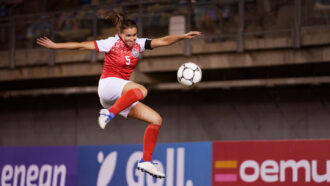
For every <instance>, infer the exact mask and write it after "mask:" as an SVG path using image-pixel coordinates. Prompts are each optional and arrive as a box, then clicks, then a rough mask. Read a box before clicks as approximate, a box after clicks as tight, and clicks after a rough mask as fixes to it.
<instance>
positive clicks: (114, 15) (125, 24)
mask: <svg viewBox="0 0 330 186" xmlns="http://www.w3.org/2000/svg"><path fill="white" fill-rule="evenodd" d="M104 18H105V19H106V20H110V21H111V22H112V23H113V24H114V25H115V26H116V27H117V28H118V29H119V31H120V32H121V33H122V32H123V31H124V30H125V29H126V28H134V27H135V28H137V24H136V23H135V21H133V20H131V19H128V18H127V17H126V15H125V14H123V13H121V12H119V11H118V10H110V11H109V12H108V13H107V14H106V15H105V17H104Z"/></svg>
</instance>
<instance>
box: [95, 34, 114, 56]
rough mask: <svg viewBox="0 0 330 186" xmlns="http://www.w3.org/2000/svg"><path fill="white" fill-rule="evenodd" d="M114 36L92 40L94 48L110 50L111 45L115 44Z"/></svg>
mask: <svg viewBox="0 0 330 186" xmlns="http://www.w3.org/2000/svg"><path fill="white" fill-rule="evenodd" d="M116 40H117V39H116V38H115V37H109V38H107V39H102V40H95V41H94V45H95V48H96V51H97V52H106V53H108V52H110V50H111V48H112V46H113V45H114V44H115V42H116Z"/></svg>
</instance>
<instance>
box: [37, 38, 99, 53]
mask: <svg viewBox="0 0 330 186" xmlns="http://www.w3.org/2000/svg"><path fill="white" fill-rule="evenodd" d="M37 44H39V45H41V46H44V47H46V48H51V49H80V50H95V45H94V42H93V41H85V42H66V43H54V42H53V41H52V40H50V39H49V38H47V37H40V38H38V39H37Z"/></svg>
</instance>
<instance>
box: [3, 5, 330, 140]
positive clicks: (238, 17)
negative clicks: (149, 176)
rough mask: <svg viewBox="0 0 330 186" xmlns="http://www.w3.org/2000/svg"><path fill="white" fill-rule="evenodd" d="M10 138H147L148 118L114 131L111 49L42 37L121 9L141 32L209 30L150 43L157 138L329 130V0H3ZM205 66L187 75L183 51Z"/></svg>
mask: <svg viewBox="0 0 330 186" xmlns="http://www.w3.org/2000/svg"><path fill="white" fill-rule="evenodd" d="M0 5H1V12H0V43H1V45H0V145H1V146H36V145H37V146H38V145H91V144H127V143H129V144H131V143H134V144H135V143H141V142H142V139H143V132H144V130H145V126H146V125H145V124H144V123H143V122H140V121H136V120H132V119H124V118H121V117H117V118H115V119H114V121H112V122H111V125H110V126H108V127H107V128H106V129H105V130H104V131H101V130H100V129H99V127H98V125H97V117H98V112H99V109H101V105H100V103H99V99H98V96H97V84H98V80H99V77H100V74H101V70H102V66H103V58H104V54H103V53H96V52H95V51H92V52H91V51H82V50H56V51H55V50H50V49H45V48H41V47H40V46H38V45H37V44H36V38H38V37H40V36H47V37H49V38H51V39H52V40H54V41H55V42H68V41H93V40H96V39H103V38H107V37H110V36H114V34H116V32H117V31H116V28H115V27H114V25H112V23H111V22H109V21H106V20H104V19H103V15H104V14H105V12H106V11H107V10H111V9H118V10H121V11H123V12H125V13H126V14H127V15H128V16H129V17H130V18H131V19H134V20H135V21H136V22H137V24H138V26H139V28H138V32H139V36H140V37H147V38H157V37H162V36H166V35H173V34H181V33H185V32H187V31H190V30H199V31H202V32H203V35H202V36H201V37H198V38H197V39H194V40H190V41H188V40H185V41H181V42H179V43H176V44H174V45H172V46H169V47H166V48H160V49H154V50H148V51H146V52H144V54H143V56H142V58H141V59H140V61H139V64H138V66H137V67H136V70H135V72H134V73H133V75H132V78H131V80H133V81H136V82H138V83H140V84H143V85H145V86H146V87H147V88H148V90H149V95H148V97H147V98H146V99H145V100H143V102H144V103H146V104H147V105H149V106H151V107H152V108H154V109H155V110H156V111H158V112H159V113H160V114H161V115H162V117H163V127H162V130H161V133H160V135H159V138H158V139H159V140H158V141H159V142H191V141H212V140H259V139H263V140H264V139H265V140H269V139H318V138H330V133H329V131H330V86H329V84H330V45H329V43H330V1H329V0H180V1H174V0H157V1H156V0H137V1H136V0H135V1H132V0H125V1H124V0H61V1H58V0H0ZM189 61H191V62H194V63H196V64H198V65H199V66H200V67H201V68H202V70H203V77H202V82H201V83H200V84H199V85H197V86H196V87H194V88H191V89H188V88H184V87H183V86H181V85H180V84H179V83H178V82H177V80H176V71H177V69H178V68H179V66H180V65H181V64H183V63H185V62H189Z"/></svg>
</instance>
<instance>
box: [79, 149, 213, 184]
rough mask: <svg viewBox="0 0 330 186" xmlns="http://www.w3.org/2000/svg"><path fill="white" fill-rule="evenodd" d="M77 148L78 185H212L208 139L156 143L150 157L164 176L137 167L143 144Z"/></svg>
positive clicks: (210, 150) (210, 151) (210, 152)
mask: <svg viewBox="0 0 330 186" xmlns="http://www.w3.org/2000/svg"><path fill="white" fill-rule="evenodd" d="M78 151H79V157H78V165H79V166H78V185H79V186H91V185H96V186H110V185H111V186H122V185H128V186H145V185H149V186H193V185H195V186H196V185H203V186H211V161H212V143H211V142H195V143H173V144H157V145H156V148H155V152H154V154H153V160H154V161H155V162H156V163H157V165H156V166H157V168H158V169H159V170H161V171H163V172H164V173H165V174H166V178H165V179H154V178H153V177H151V176H150V175H147V174H145V173H142V172H140V171H138V170H137V169H136V165H137V162H138V161H139V160H140V159H141V157H142V145H108V146H105V145H103V146H80V147H79V150H78Z"/></svg>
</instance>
